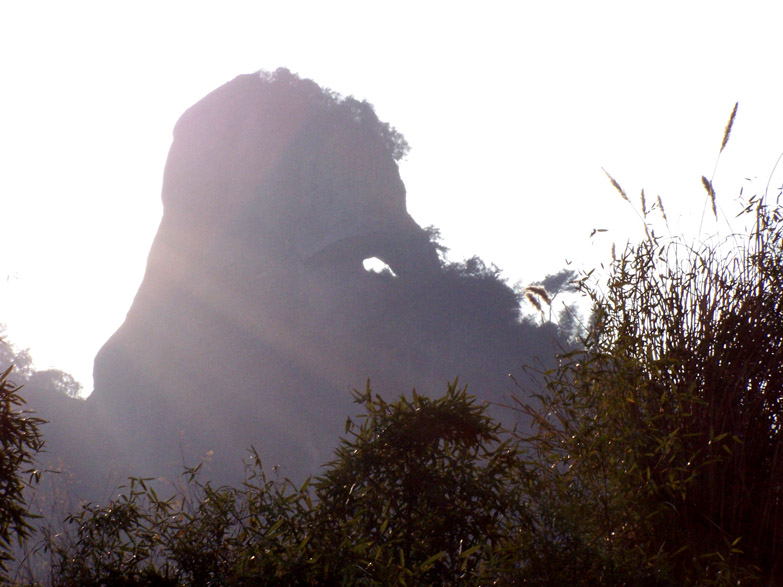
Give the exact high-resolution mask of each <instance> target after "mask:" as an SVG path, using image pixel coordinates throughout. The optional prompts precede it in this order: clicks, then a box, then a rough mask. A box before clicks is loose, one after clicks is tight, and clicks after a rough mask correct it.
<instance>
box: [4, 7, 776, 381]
mask: <svg viewBox="0 0 783 587" xmlns="http://www.w3.org/2000/svg"><path fill="white" fill-rule="evenodd" d="M735 6H736V5H735V4H729V3H722V2H720V3H717V2H694V3H688V4H687V5H686V4H683V3H674V2H663V3H656V4H655V5H654V6H652V7H651V8H650V9H649V10H640V9H638V8H636V7H633V6H630V5H629V4H628V3H620V2H616V3H608V2H592V3H579V2H566V3H558V4H557V5H549V4H542V3H530V2H519V3H512V2H504V3H501V2H494V3H485V4H483V5H482V7H481V8H480V9H479V8H477V7H476V8H474V7H472V6H471V5H467V4H459V3H445V2H444V3H441V2H434V3H427V4H426V5H422V4H421V3H416V4H414V3H407V2H397V3H394V4H392V5H389V6H388V7H386V8H385V9H383V10H376V11H372V10H370V9H369V8H368V7H367V5H366V4H365V3H352V2H337V3H330V4H329V5H328V6H326V5H324V4H323V3H296V4H293V3H292V4H286V5H282V4H281V3H276V4H274V5H273V4H271V3H270V4H268V5H267V3H249V2H226V3H221V4H220V6H219V7H218V6H217V5H212V4H201V3H184V2H170V3H165V4H160V3H155V4H153V3H145V2H141V3H134V4H133V5H128V8H126V9H120V8H117V7H116V5H114V4H106V3H98V2H70V3H67V4H60V3H54V2H50V3H47V2H43V3H35V4H17V5H11V4H4V5H3V7H2V8H0V23H2V24H0V50H2V54H3V55H4V56H5V57H6V59H5V60H4V67H3V81H4V86H3V87H4V90H5V91H4V92H3V95H2V97H1V98H0V101H1V102H2V104H3V108H2V109H0V128H2V133H0V158H2V173H0V193H2V195H3V197H2V202H3V210H2V213H3V218H4V220H5V222H4V237H5V246H4V254H3V255H2V258H0V275H1V276H2V277H3V279H2V284H1V285H0V303H2V307H3V308H4V313H3V316H2V320H4V321H5V322H6V323H7V324H8V329H9V330H8V335H9V338H10V339H11V340H12V341H14V342H15V343H16V344H17V345H20V346H29V347H30V348H31V351H32V353H33V356H34V358H35V359H36V362H37V364H38V366H39V367H41V368H45V367H48V366H55V367H57V368H59V369H63V370H65V371H68V372H71V373H73V374H74V376H76V377H77V379H79V380H80V381H82V382H83V384H84V387H85V391H86V392H89V390H90V389H91V387H92V385H91V375H92V363H93V358H94V356H95V353H96V352H97V350H98V349H99V348H100V346H101V345H102V344H103V343H104V342H105V341H106V340H107V338H108V337H109V336H110V335H111V333H112V332H114V330H116V328H117V327H118V326H119V324H120V323H121V322H122V320H123V318H124V315H125V312H127V310H128V308H129V307H130V304H131V301H132V299H133V296H134V294H135V291H136V289H137V287H138V285H139V282H140V280H141V277H142V274H143V270H144V266H145V261H146V257H147V254H148V252H149V248H150V243H151V240H152V237H153V236H154V234H155V231H156V229H157V225H158V222H159V221H160V214H161V206H160V187H161V178H162V170H163V165H164V162H165V159H166V152H167V150H168V147H169V145H170V142H171V133H172V129H173V126H174V123H175V121H176V120H177V118H178V117H179V115H180V114H181V113H182V112H183V111H184V110H185V109H186V108H187V107H188V106H190V105H191V104H193V103H195V102H196V101H197V100H198V99H200V98H201V97H202V96H204V95H205V94H207V93H208V92H209V91H211V90H212V89H213V88H215V87H218V86H219V85H221V84H222V83H224V82H226V81H228V80H230V79H232V78H233V77H235V76H236V75H237V74H240V73H247V72H251V71H255V70H259V69H266V70H274V69H276V68H277V67H279V66H284V67H288V68H289V69H290V70H292V71H294V72H297V73H299V74H301V75H302V76H306V77H309V78H312V79H314V80H316V81H317V82H318V83H319V84H322V85H323V86H328V87H330V88H332V89H334V90H335V91H338V92H340V93H342V94H344V95H354V96H356V97H357V98H359V99H367V100H368V101H369V102H371V103H372V104H374V106H375V108H376V111H377V113H378V116H379V117H380V118H381V119H382V120H384V121H388V122H390V123H391V124H393V125H394V126H395V127H396V128H397V129H399V130H400V131H401V132H402V133H403V134H404V135H405V137H406V138H407V140H408V142H409V143H410V145H411V147H412V150H411V152H410V155H409V156H408V158H407V160H405V161H403V162H402V164H401V173H402V177H403V180H404V181H405V184H406V187H407V192H408V198H407V203H408V211H409V212H410V214H411V216H412V217H413V218H414V219H415V220H416V221H417V222H418V223H419V224H420V225H421V226H427V225H435V226H437V227H438V228H440V230H441V232H442V234H443V236H444V242H445V244H446V245H447V246H448V247H450V248H451V255H452V258H455V259H459V258H461V257H462V256H465V255H472V254H478V255H480V256H481V257H482V258H484V259H485V260H486V261H487V262H494V263H496V264H497V265H498V266H500V267H501V268H502V269H503V270H504V272H505V275H506V276H507V277H508V278H509V279H510V281H511V282H515V281H517V280H520V281H522V282H523V283H527V282H530V281H533V280H536V279H540V278H542V277H544V276H545V275H546V274H548V273H553V272H556V271H558V270H559V269H560V268H562V267H563V266H564V265H565V263H566V260H568V261H571V262H573V263H574V264H575V265H574V266H577V267H578V266H582V267H590V266H593V265H595V264H597V263H600V262H601V261H603V260H605V259H606V258H607V257H608V254H609V248H610V246H611V243H612V242H617V243H618V245H622V243H624V242H625V240H626V239H627V238H629V236H630V237H633V236H635V235H638V232H639V230H641V223H640V222H639V220H638V219H637V218H636V216H635V215H634V213H633V211H632V210H631V209H630V207H628V206H627V205H626V204H625V203H624V202H622V201H621V200H620V199H619V197H618V195H617V193H616V192H615V191H614V189H613V188H612V187H611V185H609V183H608V182H607V180H606V177H605V176H604V174H603V172H602V171H601V167H604V168H606V169H607V170H608V171H609V172H610V173H612V175H613V176H614V177H615V178H617V180H618V181H620V182H621V183H622V184H623V187H624V188H625V189H626V190H627V191H628V192H629V193H630V194H638V192H639V190H640V189H641V188H642V187H644V188H645V189H646V191H647V193H648V194H652V195H653V196H654V195H657V194H660V195H661V196H662V197H663V199H664V202H665V204H666V206H667V212H668V213H669V217H670V220H671V221H672V223H676V224H682V225H686V226H692V225H694V224H695V225H696V226H698V224H699V221H700V218H701V213H702V210H703V204H704V192H703V189H702V188H701V185H700V178H701V176H702V175H706V176H707V177H711V176H712V173H713V168H714V165H715V161H716V157H717V153H718V148H719V146H720V140H721V137H722V135H723V129H724V126H725V123H726V120H727V119H728V116H729V113H730V112H731V108H732V107H733V105H734V103H735V102H737V101H739V103H740V110H739V115H738V118H737V121H736V123H735V126H734V131H733V133H732V138H731V142H730V145H729V147H728V148H727V150H726V151H725V152H724V153H723V155H722V158H721V161H720V164H719V167H718V170H717V173H716V175H715V177H714V182H715V185H716V188H717V190H718V193H719V198H721V201H722V202H723V203H724V205H725V206H728V205H729V204H730V203H731V202H732V200H733V199H734V197H735V196H736V195H737V194H738V193H739V190H740V188H741V187H742V186H743V185H744V182H745V180H744V178H751V180H754V182H755V183H754V187H755V188H756V189H757V191H763V189H764V187H765V186H766V185H767V183H768V181H771V183H772V185H776V184H780V183H781V182H780V179H781V177H783V171H781V170H780V168H778V171H777V175H776V176H775V177H772V178H770V174H771V173H772V170H773V167H774V165H775V162H776V160H777V158H778V155H779V154H780V152H781V150H783V139H782V137H783V112H782V111H781V108H780V107H779V94H780V92H779V90H780V89H781V81H780V78H779V76H778V75H777V71H778V67H779V56H780V49H779V31H778V28H779V27H778V25H779V22H780V16H781V14H780V9H779V8H777V5H775V4H774V3H771V2H770V3H757V4H754V5H751V6H750V7H748V5H745V6H743V8H742V9H741V11H738V9H736V8H735ZM748 189H750V188H746V190H748ZM727 215H729V216H731V215H732V214H731V210H728V211H727ZM594 228H606V229H608V232H606V233H599V234H598V235H596V236H595V237H593V238H592V239H591V238H589V235H590V233H591V231H592V229H594ZM707 229H708V230H713V231H714V230H715V229H716V227H715V226H714V225H712V226H707Z"/></svg>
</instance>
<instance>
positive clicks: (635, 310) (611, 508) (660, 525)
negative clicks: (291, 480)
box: [520, 186, 783, 585]
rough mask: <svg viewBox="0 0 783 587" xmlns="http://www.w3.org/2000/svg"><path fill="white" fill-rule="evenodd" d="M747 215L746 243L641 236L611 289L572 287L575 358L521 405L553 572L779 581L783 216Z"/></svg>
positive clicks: (759, 205) (634, 580) (782, 579)
mask: <svg viewBox="0 0 783 587" xmlns="http://www.w3.org/2000/svg"><path fill="white" fill-rule="evenodd" d="M618 187H619V186H618ZM744 214H745V216H746V217H747V216H748V215H749V217H750V218H751V219H752V221H753V222H752V224H753V228H752V230H751V231H750V233H749V234H748V235H746V236H744V237H742V236H735V237H733V238H732V240H730V241H728V242H727V243H717V244H712V245H710V244H704V245H699V246H691V245H689V244H687V243H685V242H684V241H683V240H682V239H673V240H668V241H663V240H662V239H658V238H656V237H654V236H653V235H652V234H651V233H650V235H649V239H648V240H647V241H645V242H643V243H641V244H639V245H637V246H635V247H629V248H628V249H627V250H626V251H625V253H624V254H623V255H622V256H621V257H620V258H618V259H617V260H616V261H615V262H614V264H613V265H612V270H611V272H610V276H609V279H608V282H607V285H606V287H605V289H603V290H601V289H599V288H598V287H597V286H592V285H590V284H589V282H588V281H587V279H585V280H583V281H582V282H581V288H582V291H583V292H584V293H585V294H586V295H588V296H589V297H590V299H591V300H592V302H593V312H594V313H593V322H592V324H591V328H590V330H589V333H588V334H587V336H586V338H585V340H584V349H583V350H578V351H574V352H571V353H568V354H566V355H564V356H563V357H561V359H560V364H559V366H558V367H557V368H556V369H555V370H553V371H551V372H548V373H545V374H544V383H545V392H544V393H542V394H539V395H538V396H537V399H538V402H525V401H520V404H521V405H522V409H523V410H524V411H525V412H526V413H527V414H529V415H530V416H531V417H532V418H534V420H535V427H534V432H533V433H532V435H531V436H530V437H528V438H526V442H527V443H529V446H530V447H531V449H532V450H533V451H534V453H535V459H534V463H535V465H536V467H537V471H538V478H539V487H540V494H539V496H540V501H539V503H538V506H539V508H540V510H539V511H540V514H541V526H542V527H547V528H548V529H549V535H550V536H551V539H549V540H546V541H544V543H543V544H545V545H546V548H549V549H550V550H551V552H549V553H544V554H541V555H540V557H541V560H542V561H544V562H545V563H546V566H548V568H551V567H552V565H553V563H554V565H555V566H557V567H558V568H560V569H563V568H568V567H571V568H572V570H573V574H574V576H577V575H579V576H581V577H592V580H593V581H595V582H598V583H601V584H643V583H645V582H649V583H651V584H655V583H662V584H675V585H685V584H699V585H704V584H721V585H734V584H738V582H740V581H742V582H743V584H744V582H746V581H748V580H750V581H756V580H760V579H763V580H764V581H765V582H771V583H770V584H783V564H781V560H783V544H782V541H783V429H782V428H781V422H783V233H782V231H783V222H782V221H781V209H780V208H779V207H777V206H776V207H774V208H768V207H767V206H766V205H765V203H764V202H763V200H758V199H754V200H751V202H750V204H749V205H748V207H747V208H746V209H745V211H744ZM544 522H545V523H544ZM553 556H554V558H553ZM557 561H563V563H564V565H558V564H557ZM579 561H583V562H579Z"/></svg>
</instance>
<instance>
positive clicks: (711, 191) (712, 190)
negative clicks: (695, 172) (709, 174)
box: [701, 175, 718, 220]
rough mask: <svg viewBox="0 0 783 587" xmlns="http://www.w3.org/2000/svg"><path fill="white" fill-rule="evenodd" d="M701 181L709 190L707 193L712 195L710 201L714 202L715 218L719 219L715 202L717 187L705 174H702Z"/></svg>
mask: <svg viewBox="0 0 783 587" xmlns="http://www.w3.org/2000/svg"><path fill="white" fill-rule="evenodd" d="M701 183H702V185H703V186H704V189H705V190H707V193H708V194H709V195H710V201H711V202H712V213H713V214H714V215H715V220H717V219H718V208H717V205H716V203H715V188H714V187H712V182H711V181H710V180H709V179H707V178H706V177H705V176H703V175H702V176H701Z"/></svg>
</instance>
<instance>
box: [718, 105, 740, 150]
mask: <svg viewBox="0 0 783 587" xmlns="http://www.w3.org/2000/svg"><path fill="white" fill-rule="evenodd" d="M738 107H739V102H735V103H734V110H732V111H731V116H730V117H729V122H728V124H726V130H725V131H723V142H722V143H721V144H720V151H719V153H723V149H725V148H726V144H727V143H728V142H729V135H731V127H732V126H734V119H735V118H736V117H737V108H738Z"/></svg>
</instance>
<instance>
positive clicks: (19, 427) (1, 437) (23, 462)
mask: <svg viewBox="0 0 783 587" xmlns="http://www.w3.org/2000/svg"><path fill="white" fill-rule="evenodd" d="M0 344H4V343H2V342H0ZM12 369H13V367H8V369H6V370H5V371H4V372H3V373H2V375H0V580H4V581H7V580H9V577H8V570H9V563H10V562H11V561H13V559H14V551H15V547H16V545H19V546H21V544H22V542H23V541H24V540H25V539H27V538H28V537H29V536H30V534H31V531H32V529H33V528H32V526H31V524H30V521H31V518H32V516H31V514H30V513H29V512H28V509H27V503H26V500H25V495H24V491H25V489H26V488H27V487H28V486H29V485H30V484H31V483H35V482H37V480H38V478H39V476H40V473H39V471H37V470H35V468H34V459H35V455H36V454H37V453H38V452H39V451H40V450H41V449H42V448H43V440H42V438H41V434H40V432H39V426H40V425H41V424H42V423H43V420H41V419H40V418H36V417H34V416H32V415H31V414H30V413H29V412H28V411H26V410H24V409H23V406H24V400H23V399H22V398H21V397H20V395H19V393H18V391H19V387H18V386H17V385H16V384H15V383H13V382H12V381H11V380H10V379H9V376H10V375H11V371H12ZM15 543H16V544H15Z"/></svg>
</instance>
